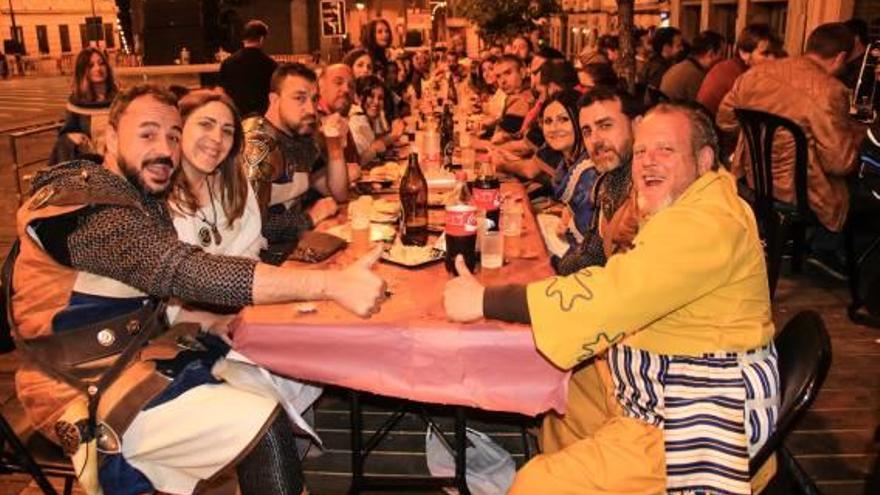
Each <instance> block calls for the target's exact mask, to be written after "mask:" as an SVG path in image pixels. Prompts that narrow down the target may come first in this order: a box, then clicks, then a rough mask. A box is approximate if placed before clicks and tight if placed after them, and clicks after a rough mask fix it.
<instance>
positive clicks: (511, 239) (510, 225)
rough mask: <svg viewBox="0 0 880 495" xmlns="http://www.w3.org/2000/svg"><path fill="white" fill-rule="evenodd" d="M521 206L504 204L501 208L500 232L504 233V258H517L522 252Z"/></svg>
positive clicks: (518, 204)
mask: <svg viewBox="0 0 880 495" xmlns="http://www.w3.org/2000/svg"><path fill="white" fill-rule="evenodd" d="M522 220H523V209H522V204H520V203H512V204H505V205H504V206H502V207H501V232H503V233H504V256H505V257H506V258H507V259H512V258H517V257H519V256H520V253H521V252H522V246H521V241H522Z"/></svg>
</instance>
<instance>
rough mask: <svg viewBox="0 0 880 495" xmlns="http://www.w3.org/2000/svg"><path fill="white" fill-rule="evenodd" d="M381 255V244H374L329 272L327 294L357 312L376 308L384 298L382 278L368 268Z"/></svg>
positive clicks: (368, 312)
mask: <svg viewBox="0 0 880 495" xmlns="http://www.w3.org/2000/svg"><path fill="white" fill-rule="evenodd" d="M381 255H382V246H376V247H375V248H374V249H373V250H372V251H370V253H368V254H366V255H364V256H363V257H361V258H359V259H358V260H357V261H355V262H354V263H352V264H350V265H348V266H347V267H346V268H345V269H343V270H341V271H338V272H334V273H332V274H329V277H328V282H329V284H330V285H329V287H330V289H329V294H330V297H331V298H332V299H333V300H334V301H336V302H337V303H338V304H339V305H340V306H342V307H343V308H345V309H347V310H349V311H351V312H352V313H354V314H356V315H358V316H362V317H365V318H367V317H369V316H370V315H372V314H373V313H376V312H378V311H379V306H380V304H381V303H382V301H383V300H384V299H385V281H384V280H382V279H381V278H380V277H379V276H378V275H376V274H375V273H373V272H372V270H371V269H372V267H373V265H374V264H375V263H376V261H377V260H378V259H379V257H380V256H381Z"/></svg>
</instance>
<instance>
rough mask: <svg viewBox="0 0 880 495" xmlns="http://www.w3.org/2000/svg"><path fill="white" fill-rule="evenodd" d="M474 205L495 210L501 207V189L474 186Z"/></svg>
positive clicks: (482, 208)
mask: <svg viewBox="0 0 880 495" xmlns="http://www.w3.org/2000/svg"><path fill="white" fill-rule="evenodd" d="M472 192H473V197H474V205H476V207H477V208H479V209H481V210H497V209H499V208H501V191H499V190H498V189H479V188H474V190H473V191H472Z"/></svg>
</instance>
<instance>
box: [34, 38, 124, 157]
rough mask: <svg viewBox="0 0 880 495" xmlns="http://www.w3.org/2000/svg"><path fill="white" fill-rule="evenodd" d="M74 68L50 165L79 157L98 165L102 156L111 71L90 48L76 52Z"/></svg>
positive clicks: (112, 88) (113, 87)
mask: <svg viewBox="0 0 880 495" xmlns="http://www.w3.org/2000/svg"><path fill="white" fill-rule="evenodd" d="M74 67H75V68H74V80H73V92H72V93H71V95H70V98H69V99H68V101H67V115H66V119H65V122H64V127H62V128H61V131H60V132H59V135H58V140H57V141H56V142H55V147H54V148H53V149H52V154H51V155H50V157H49V164H50V165H54V164H56V163H61V162H66V161H69V160H74V159H83V158H85V159H91V160H94V161H97V162H98V163H100V162H101V161H102V158H101V156H102V155H103V153H104V129H105V128H106V126H107V117H108V113H109V110H110V103H111V102H112V101H113V98H114V97H115V96H116V92H117V91H118V88H117V87H116V82H115V80H114V78H113V70H112V69H111V68H110V64H109V63H108V61H107V57H106V55H105V54H104V52H102V51H100V50H98V49H96V48H92V47H89V48H85V49H83V51H81V52H79V55H77V57H76V63H75V65H74Z"/></svg>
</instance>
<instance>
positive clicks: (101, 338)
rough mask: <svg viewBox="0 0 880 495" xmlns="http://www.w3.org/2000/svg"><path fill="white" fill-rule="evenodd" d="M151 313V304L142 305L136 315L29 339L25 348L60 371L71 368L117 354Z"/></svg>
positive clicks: (118, 317)
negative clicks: (28, 348) (59, 368)
mask: <svg viewBox="0 0 880 495" xmlns="http://www.w3.org/2000/svg"><path fill="white" fill-rule="evenodd" d="M154 312H155V306H154V305H152V304H144V305H143V307H142V308H141V309H139V310H137V311H135V312H131V313H126V314H124V315H120V316H117V317H115V318H111V319H108V320H104V321H101V322H97V323H93V324H90V325H86V326H84V327H80V328H75V329H72V330H68V331H63V332H58V333H53V334H52V335H46V336H42V337H37V338H34V339H28V341H27V345H28V346H29V347H30V350H31V352H32V353H34V354H36V355H37V356H38V357H39V358H41V359H42V360H44V361H45V362H48V363H53V365H55V366H58V367H61V368H73V367H76V366H79V365H82V364H85V363H88V362H91V361H97V360H100V359H105V358H109V357H111V356H116V355H118V354H120V353H121V352H122V351H123V350H125V348H126V347H128V345H129V344H131V342H132V340H134V338H135V337H136V336H137V335H138V334H140V333H141V331H142V330H143V329H144V327H145V326H146V324H147V320H148V319H149V317H150V316H151V315H152V314H154ZM108 364H109V363H108Z"/></svg>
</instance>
